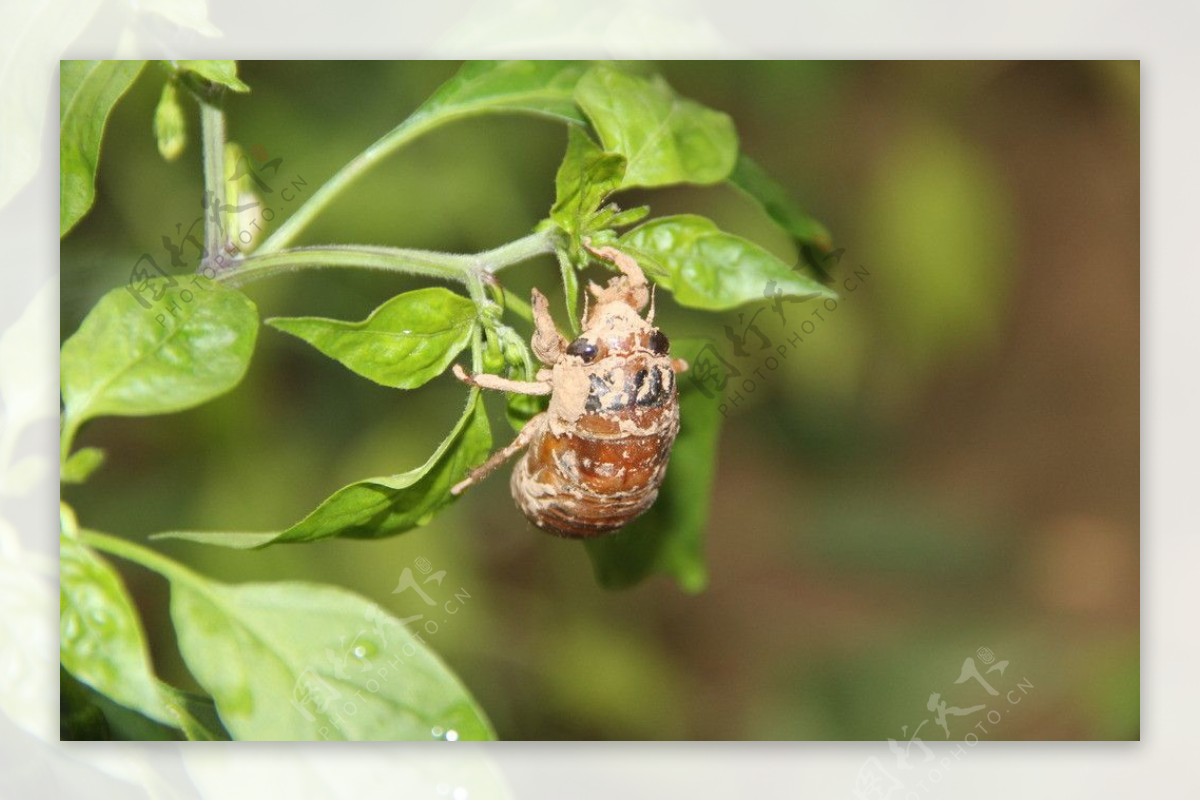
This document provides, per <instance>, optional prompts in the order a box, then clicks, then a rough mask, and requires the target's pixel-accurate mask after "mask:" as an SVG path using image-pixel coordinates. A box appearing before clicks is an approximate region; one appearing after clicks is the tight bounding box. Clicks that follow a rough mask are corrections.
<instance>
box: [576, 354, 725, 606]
mask: <svg viewBox="0 0 1200 801" xmlns="http://www.w3.org/2000/svg"><path fill="white" fill-rule="evenodd" d="M706 344H708V343H707V341H706V340H687V339H682V340H676V341H674V342H672V344H671V353H672V355H675V356H682V357H684V358H686V359H688V360H689V361H690V362H691V363H692V364H693V365H694V364H695V360H696V356H697V354H698V353H699V352H700V350H701V349H702V348H703V347H704V346H705V345H706ZM679 390H680V394H679V419H680V428H679V436H678V438H677V439H676V440H675V446H674V448H672V450H671V461H670V462H669V463H668V465H667V476H666V478H665V479H664V481H663V487H662V490H661V491H660V493H659V496H658V500H657V501H655V503H654V505H653V506H651V507H650V509H649V510H648V511H647V512H646V513H645V514H643V515H642V516H641V517H640V518H638V519H637V520H635V521H634V522H633V523H632V524H631V525H629V526H626V527H625V528H624V529H622V530H621V531H618V532H617V533H616V534H613V535H611V536H608V537H602V538H599V539H595V540H589V541H588V542H587V543H585V547H586V548H587V553H588V556H589V557H590V558H591V561H592V570H593V571H594V573H595V575H596V581H597V582H598V583H599V584H600V585H601V586H604V587H608V588H610V589H619V588H623V587H630V586H633V585H634V584H637V583H638V582H640V581H642V580H643V579H645V578H647V577H648V576H650V575H653V574H655V573H661V574H664V575H667V576H670V577H672V578H673V579H674V580H675V581H676V583H678V584H679V586H680V587H681V588H682V589H683V590H684V591H685V592H689V593H696V592H700V591H701V590H703V589H704V587H705V585H706V584H707V583H708V569H707V566H706V565H705V562H704V529H705V526H706V525H707V523H708V505H709V500H710V497H711V489H712V482H713V476H714V474H715V472H716V462H717V439H718V437H719V435H720V428H721V414H720V412H719V410H718V408H717V402H718V400H719V398H718V397H716V396H715V395H714V396H712V397H710V396H709V395H708V394H707V393H706V392H705V391H703V390H701V389H700V388H699V387H698V386H697V385H695V384H694V383H692V382H691V381H689V380H688V376H687V373H684V374H682V375H681V376H679Z"/></svg>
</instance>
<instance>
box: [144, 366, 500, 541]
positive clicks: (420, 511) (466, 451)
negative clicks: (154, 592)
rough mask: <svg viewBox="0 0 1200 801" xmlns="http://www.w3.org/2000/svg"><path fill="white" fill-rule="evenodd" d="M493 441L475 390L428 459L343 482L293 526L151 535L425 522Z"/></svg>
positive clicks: (208, 535)
mask: <svg viewBox="0 0 1200 801" xmlns="http://www.w3.org/2000/svg"><path fill="white" fill-rule="evenodd" d="M491 446H492V434H491V429H490V428H489V427H488V420H487V411H486V410H485V409H484V405H483V399H482V398H481V397H480V395H479V390H476V389H473V390H471V393H470V396H469V397H468V400H467V408H466V411H465V412H464V413H463V416H462V418H461V419H460V420H459V421H458V424H457V425H456V426H455V428H454V430H453V431H452V432H451V433H450V436H448V437H446V439H445V440H444V441H443V442H442V444H441V445H440V446H439V447H438V449H437V450H436V451H435V452H434V454H433V455H432V456H431V457H429V459H428V461H426V462H425V464H423V465H421V466H420V467H417V468H414V469H413V470H410V471H408V472H407V473H399V474H397V475H393V476H381V477H378V478H368V479H364V480H363V481H356V482H355V483H353V484H350V485H348V486H345V487H343V488H342V489H340V490H338V491H337V492H335V493H334V494H333V495H331V496H330V497H329V498H327V499H325V501H324V502H323V503H322V504H321V505H320V506H318V507H317V508H316V509H315V510H314V511H313V512H311V513H310V514H309V515H308V516H307V517H305V518H304V519H303V520H301V521H300V522H299V523H296V524H295V525H294V526H292V527H290V528H288V529H285V530H283V531H278V532H227V531H173V532H165V533H162V534H158V535H155V538H167V539H183V540H191V541H193V542H203V543H207V544H209V545H223V546H225V547H228V548H262V547H265V546H267V545H271V544H273V543H277V542H311V541H314V540H323V539H329V538H331V537H349V538H355V539H377V538H379V537H387V536H391V535H394V534H400V533H403V532H405V531H408V530H409V529H412V528H415V527H417V526H422V525H425V524H426V523H427V522H429V520H430V519H432V517H433V515H434V513H435V512H436V511H437V510H438V509H441V508H442V507H443V506H445V505H447V504H448V503H450V502H451V501H452V500H453V496H451V495H450V487H452V486H454V484H455V483H456V482H458V481H459V480H461V479H462V478H463V477H464V476H466V474H467V471H468V470H470V469H471V468H472V467H474V466H476V465H478V464H480V463H482V462H483V460H484V459H486V458H487V455H488V451H489V450H490V449H491Z"/></svg>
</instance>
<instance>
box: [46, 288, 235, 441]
mask: <svg viewBox="0 0 1200 801" xmlns="http://www.w3.org/2000/svg"><path fill="white" fill-rule="evenodd" d="M166 280H167V279H161V278H158V279H154V282H162V281H166ZM171 280H173V281H175V284H176V285H175V286H174V287H165V286H161V285H159V287H158V289H161V291H162V293H163V294H162V297H161V298H160V299H159V301H158V306H157V307H155V308H153V309H146V308H143V307H142V306H141V305H140V303H139V302H138V297H139V296H137V295H135V294H134V292H133V289H132V288H131V287H120V288H118V289H113V290H111V291H110V292H108V293H107V294H106V295H105V296H104V297H103V298H101V299H100V302H99V303H97V304H96V306H95V308H93V309H92V310H91V312H89V313H88V316H87V317H86V318H84V320H83V324H82V325H80V326H79V330H78V331H76V332H75V333H74V334H72V335H71V337H70V339H68V340H67V341H66V342H65V343H63V347H62V363H61V380H62V395H63V404H64V407H65V409H64V439H65V440H67V441H69V438H70V435H71V434H72V433H73V431H74V429H75V428H77V427H78V426H79V425H80V424H82V423H83V422H84V421H85V420H88V419H90V418H93V417H99V416H101V415H119V416H134V415H151V414H165V413H168V412H177V411H180V410H181V409H187V408H190V407H192V406H197V405H199V404H201V403H204V402H205V401H207V400H210V399H212V398H215V397H216V396H218V395H221V394H222V393H224V392H228V391H229V390H230V389H232V388H233V387H234V386H236V385H237V383H238V382H239V381H241V379H242V376H243V375H244V374H245V372H246V367H247V366H248V365H249V363H250V354H251V353H252V352H253V350H254V340H255V337H256V336H257V333H258V311H257V309H256V308H255V306H254V304H253V303H251V302H250V300H249V298H247V297H246V296H245V295H243V294H242V293H240V292H237V291H236V290H232V289H227V288H225V287H222V286H220V285H219V284H216V283H214V282H212V281H209V280H208V279H207V278H200V277H196V278H193V279H191V280H189V281H188V282H187V285H186V286H185V285H184V282H183V280H182V279H171ZM189 287H190V288H189ZM153 291H156V290H148V291H147V295H150V294H151V293H152V292H153Z"/></svg>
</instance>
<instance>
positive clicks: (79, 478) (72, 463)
mask: <svg viewBox="0 0 1200 801" xmlns="http://www.w3.org/2000/svg"><path fill="white" fill-rule="evenodd" d="M102 464H104V451H102V450H101V449H100V448H80V449H79V450H77V451H75V453H73V454H71V456H70V457H69V458H68V459H67V461H65V462H63V464H62V470H61V472H60V475H59V480H60V481H62V483H64V484H82V483H84V482H85V481H87V480H88V478H90V477H91V475H92V473H94V472H95V471H96V470H97V468H99V467H100V465H102Z"/></svg>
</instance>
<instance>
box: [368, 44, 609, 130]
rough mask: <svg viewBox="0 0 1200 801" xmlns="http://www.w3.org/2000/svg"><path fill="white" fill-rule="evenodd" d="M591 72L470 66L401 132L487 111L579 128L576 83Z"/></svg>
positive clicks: (526, 64) (550, 64) (572, 66)
mask: <svg viewBox="0 0 1200 801" xmlns="http://www.w3.org/2000/svg"><path fill="white" fill-rule="evenodd" d="M586 70H587V64H586V63H584V62H580V61H468V62H467V63H466V64H464V65H463V66H462V68H461V69H460V70H459V71H458V73H457V74H456V75H455V76H454V77H453V78H451V79H450V80H448V81H446V82H445V83H444V84H442V85H441V86H439V87H438V88H437V91H435V92H434V93H433V94H432V95H431V96H430V98H429V99H428V100H426V101H425V102H424V103H422V104H421V107H420V108H418V109H417V110H416V111H415V112H414V113H413V115H412V116H411V117H409V118H408V119H407V120H405V121H404V122H403V123H401V125H400V128H397V129H396V131H393V132H392V134H389V138H390V136H391V135H394V134H396V133H398V132H399V131H400V130H401V129H402V128H407V127H409V126H412V125H416V124H418V123H419V124H425V123H426V122H427V121H428V120H429V118H431V117H460V116H469V115H472V114H480V113H486V112H496V111H499V112H504V111H507V112H525V113H529V114H537V115H539V116H545V117H552V118H555V119H560V120H563V121H565V122H570V123H574V124H576V125H582V124H584V119H583V117H582V115H581V114H580V113H579V109H578V108H577V107H576V105H575V100H574V92H575V84H576V83H577V82H578V81H579V78H580V76H582V75H583V73H584V72H585V71H586Z"/></svg>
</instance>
